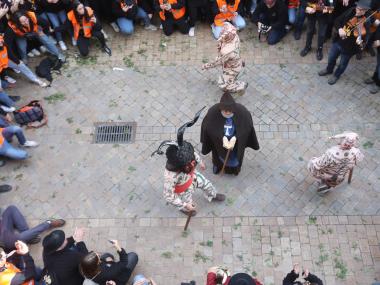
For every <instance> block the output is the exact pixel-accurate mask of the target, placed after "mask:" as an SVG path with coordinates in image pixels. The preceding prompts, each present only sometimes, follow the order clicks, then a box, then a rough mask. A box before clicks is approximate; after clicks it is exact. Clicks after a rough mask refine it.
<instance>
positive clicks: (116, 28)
mask: <svg viewBox="0 0 380 285" xmlns="http://www.w3.org/2000/svg"><path fill="white" fill-rule="evenodd" d="M110 25H111V27H112V28H113V30H114V31H115V33H119V32H120V29H119V26H118V25H117V24H116V23H115V22H112V23H111V24H110Z"/></svg>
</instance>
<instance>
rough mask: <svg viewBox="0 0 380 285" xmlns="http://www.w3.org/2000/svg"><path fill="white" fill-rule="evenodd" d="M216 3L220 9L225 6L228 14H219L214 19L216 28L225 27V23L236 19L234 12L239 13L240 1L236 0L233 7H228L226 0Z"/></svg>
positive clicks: (218, 0) (217, 0) (219, 0)
mask: <svg viewBox="0 0 380 285" xmlns="http://www.w3.org/2000/svg"><path fill="white" fill-rule="evenodd" d="M216 3H217V4H218V8H219V9H220V8H221V7H223V6H226V7H227V12H226V13H219V14H217V15H216V16H215V18H214V24H215V26H223V23H224V22H225V21H231V20H232V19H233V18H234V17H235V15H234V12H237V10H238V8H239V3H240V0H235V4H234V5H233V6H232V5H227V3H226V0H216Z"/></svg>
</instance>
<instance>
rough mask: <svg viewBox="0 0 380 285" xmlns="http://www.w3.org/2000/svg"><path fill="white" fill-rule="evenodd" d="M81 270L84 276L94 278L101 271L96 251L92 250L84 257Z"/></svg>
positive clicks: (80, 265)
mask: <svg viewBox="0 0 380 285" xmlns="http://www.w3.org/2000/svg"><path fill="white" fill-rule="evenodd" d="M79 270H80V272H81V273H82V275H83V276H84V277H86V278H94V277H95V276H96V275H98V274H99V273H100V271H101V269H100V259H99V256H98V255H97V254H96V253H95V252H93V251H90V252H89V253H88V254H87V255H85V256H84V257H83V258H82V261H81V263H80V264H79Z"/></svg>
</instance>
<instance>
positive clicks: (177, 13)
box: [159, 0, 186, 21]
mask: <svg viewBox="0 0 380 285" xmlns="http://www.w3.org/2000/svg"><path fill="white" fill-rule="evenodd" d="M159 2H160V5H163V4H164V1H163V0H159ZM166 2H167V3H168V4H170V5H173V4H177V0H167V1H166ZM170 12H171V13H172V14H173V18H174V19H176V20H178V19H181V18H182V17H183V16H185V12H186V9H185V7H182V8H180V9H171V10H170ZM159 15H160V18H161V20H162V21H165V11H164V10H161V11H160V12H159Z"/></svg>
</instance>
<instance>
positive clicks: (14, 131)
mask: <svg viewBox="0 0 380 285" xmlns="http://www.w3.org/2000/svg"><path fill="white" fill-rule="evenodd" d="M14 135H16V137H17V139H18V142H19V143H20V144H21V145H23V144H24V143H25V142H26V139H25V136H24V133H23V132H22V129H21V128H20V127H19V126H9V127H6V128H5V129H3V131H2V136H3V137H4V142H3V144H2V145H1V146H0V155H2V156H6V157H9V158H11V159H16V160H22V159H26V158H27V157H28V153H27V152H26V151H25V150H23V149H19V148H15V147H14V146H13V145H11V144H10V143H9V141H11V139H12V137H13V136H14Z"/></svg>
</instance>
